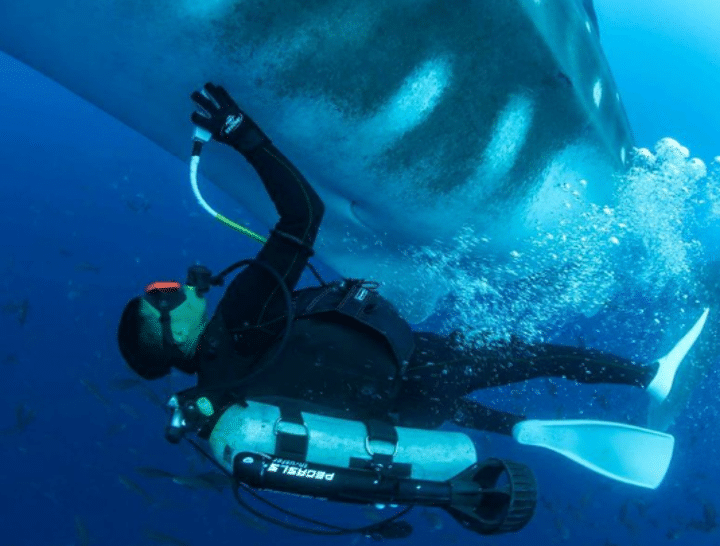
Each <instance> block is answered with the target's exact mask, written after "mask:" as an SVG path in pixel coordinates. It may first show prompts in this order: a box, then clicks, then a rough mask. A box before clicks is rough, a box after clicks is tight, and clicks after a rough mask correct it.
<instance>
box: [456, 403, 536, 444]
mask: <svg viewBox="0 0 720 546" xmlns="http://www.w3.org/2000/svg"><path fill="white" fill-rule="evenodd" d="M525 419H526V418H525V417H524V416H522V415H515V414H513V413H507V412H504V411H500V410H496V409H493V408H488V407H487V406H483V405H482V404H479V403H478V402H475V401H473V400H468V399H467V398H459V399H457V400H456V401H455V408H454V412H453V414H452V416H451V417H450V418H449V419H448V420H449V421H452V422H453V423H454V424H456V425H457V426H459V427H465V428H471V429H474V430H484V431H487V432H495V433H497V434H505V435H507V436H512V429H513V427H514V426H515V425H516V424H517V423H519V422H521V421H524V420H525Z"/></svg>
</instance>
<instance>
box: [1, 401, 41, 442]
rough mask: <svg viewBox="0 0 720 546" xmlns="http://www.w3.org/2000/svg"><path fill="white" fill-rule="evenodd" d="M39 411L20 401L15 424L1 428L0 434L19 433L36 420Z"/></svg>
mask: <svg viewBox="0 0 720 546" xmlns="http://www.w3.org/2000/svg"><path fill="white" fill-rule="evenodd" d="M36 415H37V413H36V412H35V410H33V409H30V408H27V407H25V404H23V403H20V404H18V405H17V407H16V408H15V424H14V425H13V426H11V427H6V428H3V429H0V434H19V433H21V432H24V431H25V429H26V428H27V427H28V426H29V425H30V423H32V422H33V421H34V420H35V417H36Z"/></svg>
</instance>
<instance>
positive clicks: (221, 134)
mask: <svg viewBox="0 0 720 546" xmlns="http://www.w3.org/2000/svg"><path fill="white" fill-rule="evenodd" d="M190 98H191V99H192V100H193V101H195V103H196V104H197V105H198V106H199V107H200V110H199V111H196V112H193V114H192V116H191V118H190V119H191V120H192V122H193V123H194V124H195V125H197V126H198V127H201V128H202V129H206V130H207V131H209V132H210V134H212V137H213V139H215V140H217V141H218V142H222V143H223V144H228V145H230V146H232V147H233V148H235V149H236V150H237V151H238V152H240V153H241V154H247V153H249V152H252V151H253V150H254V149H256V148H257V147H259V146H261V145H262V144H269V143H270V139H269V138H268V137H267V136H266V135H265V133H263V132H262V131H261V130H260V128H259V127H258V126H257V125H256V124H255V122H254V121H253V120H252V119H250V117H248V115H247V114H245V112H243V111H242V110H240V107H239V106H238V105H237V104H236V103H235V101H234V100H233V99H232V97H231V96H230V95H229V94H228V92H227V91H226V90H225V89H224V88H223V87H221V86H219V85H214V84H212V83H210V82H208V83H206V84H205V86H204V87H203V91H202V92H200V91H194V92H193V94H192V95H190Z"/></svg>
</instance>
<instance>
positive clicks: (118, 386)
mask: <svg viewBox="0 0 720 546" xmlns="http://www.w3.org/2000/svg"><path fill="white" fill-rule="evenodd" d="M108 384H109V385H110V387H111V388H113V389H115V390H118V391H126V390H129V389H132V388H133V387H137V386H138V385H141V384H142V380H141V379H138V378H136V377H118V378H115V379H111V380H110V381H109V383H108Z"/></svg>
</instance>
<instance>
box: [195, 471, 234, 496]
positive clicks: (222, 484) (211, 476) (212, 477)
mask: <svg viewBox="0 0 720 546" xmlns="http://www.w3.org/2000/svg"><path fill="white" fill-rule="evenodd" d="M198 477H199V478H201V479H203V480H205V481H206V482H207V483H209V484H211V485H212V486H213V487H214V488H215V489H217V490H218V491H223V490H225V488H226V487H231V486H232V483H233V481H232V478H231V477H230V476H228V475H227V474H223V473H222V472H217V471H215V470H209V471H207V472H201V473H200V474H198Z"/></svg>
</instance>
